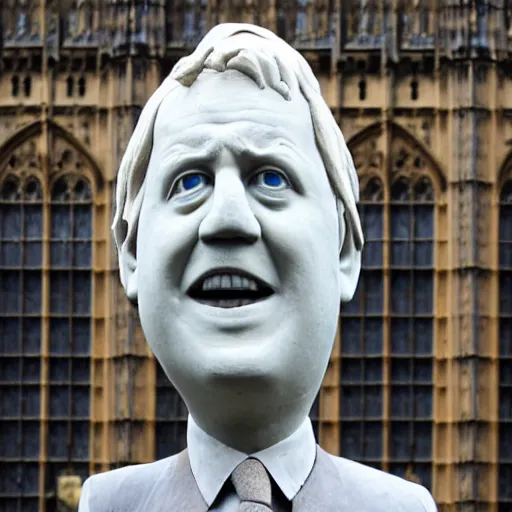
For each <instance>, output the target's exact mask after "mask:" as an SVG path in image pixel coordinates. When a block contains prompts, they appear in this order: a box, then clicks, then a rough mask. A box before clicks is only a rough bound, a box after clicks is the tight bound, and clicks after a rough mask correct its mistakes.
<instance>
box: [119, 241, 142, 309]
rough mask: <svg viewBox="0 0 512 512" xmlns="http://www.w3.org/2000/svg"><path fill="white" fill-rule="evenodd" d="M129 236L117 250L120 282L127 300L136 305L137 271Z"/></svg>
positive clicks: (133, 248) (135, 258)
mask: <svg viewBox="0 0 512 512" xmlns="http://www.w3.org/2000/svg"><path fill="white" fill-rule="evenodd" d="M132 238H133V236H129V237H128V238H126V240H125V241H124V242H123V245H122V246H121V250H120V251H119V265H120V266H121V275H122V283H123V286H124V290H125V292H126V296H127V297H128V300H129V301H130V302H131V303H132V304H133V305H135V306H136V305H137V300H138V272H137V255H136V245H135V243H134V242H133V241H132Z"/></svg>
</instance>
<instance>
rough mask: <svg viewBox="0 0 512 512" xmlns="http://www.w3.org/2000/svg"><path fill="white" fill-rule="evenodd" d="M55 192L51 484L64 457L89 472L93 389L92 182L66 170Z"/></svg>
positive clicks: (60, 471) (52, 212) (63, 467)
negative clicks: (91, 382)
mask: <svg viewBox="0 0 512 512" xmlns="http://www.w3.org/2000/svg"><path fill="white" fill-rule="evenodd" d="M79 85H80V84H79ZM68 157H70V155H67V156H66V155H64V156H63V158H68ZM51 196H52V201H51V208H50V215H51V222H50V225H51V243H50V262H51V267H52V269H51V272H50V315H51V317H50V330H49V335H50V361H49V370H50V371H49V381H50V386H49V416H50V420H51V421H50V424H49V428H48V432H49V434H48V457H49V459H50V462H49V464H48V467H47V474H48V478H47V482H46V487H47V489H54V488H55V485H56V484H55V482H56V479H57V478H58V476H59V475H60V474H63V473H64V472H65V471H67V470H68V469H69V467H67V466H66V465H65V464H63V462H64V461H68V462H67V464H68V466H71V467H72V470H73V472H76V473H79V474H80V471H82V472H83V474H84V476H87V474H88V468H87V466H88V459H89V421H88V418H89V416H90V393H91V388H90V364H91V363H90V358H89V357H88V356H90V353H91V317H90V315H91V309H92V308H91V302H92V294H91V288H92V273H91V262H92V215H93V210H92V201H91V198H92V196H91V188H90V185H89V183H88V182H87V181H86V180H85V179H84V178H81V177H77V176H74V175H67V176H63V177H61V178H59V180H58V181H56V182H55V183H54V184H53V186H52V189H51ZM63 440H65V441H64V442H63Z"/></svg>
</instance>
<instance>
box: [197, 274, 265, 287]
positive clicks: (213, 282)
mask: <svg viewBox="0 0 512 512" xmlns="http://www.w3.org/2000/svg"><path fill="white" fill-rule="evenodd" d="M201 289H202V290H230V289H237V290H252V291H257V290H258V284H257V283H256V281H254V279H248V278H247V277H242V276H239V275H231V274H222V275H215V276H211V277H207V278H206V279H205V280H204V281H203V284H202V287H201Z"/></svg>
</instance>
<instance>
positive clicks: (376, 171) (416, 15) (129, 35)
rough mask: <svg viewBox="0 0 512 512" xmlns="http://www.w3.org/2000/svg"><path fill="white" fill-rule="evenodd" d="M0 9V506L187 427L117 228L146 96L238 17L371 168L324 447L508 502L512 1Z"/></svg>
mask: <svg viewBox="0 0 512 512" xmlns="http://www.w3.org/2000/svg"><path fill="white" fill-rule="evenodd" d="M0 6H1V27H0V29H1V36H0V45H1V49H0V52H1V59H0V62H1V66H0V510H2V511H5V512H11V511H13V512H14V511H23V512H31V511H41V512H53V511H55V510H74V509H75V508H76V504H77V499H78V495H79V491H78V485H79V483H80V481H81V480H83V479H84V478H86V477H87V475H89V474H92V473H94V472H99V471H105V470H108V469H112V468H115V467H119V466H121V465H126V464H133V463H141V462H148V461H152V460H154V459H155V458H161V457H165V456H167V455H170V454H172V453H175V452H177V451H178V450H180V449H181V448H182V447H183V446H184V444H185V431H186V418H187V411H186V408H185V406H184V405H183V403H182V402H181V400H180V399H179V397H178V395H177V393H176V391H175V390H174V389H173V388H172V386H171V385H170V384H169V383H168V382H167V379H166V377H165V375H164V374H163V372H162V370H161V369H160V368H159V367H158V365H157V364H156V363H155V361H154V359H153V357H152V355H151V354H150V352H149V349H148V347H147V346H146V344H145V341H144V338H143V335H142V332H141V329H140V325H139V323H138V320H137V317H136V313H135V312H134V310H133V309H132V308H131V307H130V306H129V305H128V303H127V301H126V299H125V298H124V292H123V290H122V289H121V286H120V284H119V279H118V272H117V262H116V255H115V253H114V250H113V245H112V240H111V236H110V231H109V226H110V221H111V218H112V210H113V202H112V199H113V191H114V187H115V178H116V171H117V169H118V166H119V163H120V159H121V157H122V154H123V151H124V149H125V147H126V144H127V141H128V139H129V137H130V134H131V132H132V130H133V128H134V125H135V123H136V121H137V118H138V115H139V113H140V111H141V108H142V106H143V105H144V103H145V101H146V100H147V99H148V97H149V96H150V94H151V93H152V91H154V90H155V88H156V87H157V86H158V84H159V83H160V82H161V80H162V79H163V78H164V77H165V76H166V75H167V74H168V72H169V71H170V69H171V68H172V66H173V65H174V63H175V62H176V61H177V60H178V59H179V58H180V57H181V56H183V55H186V54H187V53H189V52H190V51H191V50H192V49H193V48H194V46H195V44H196V43H197V42H198V41H199V40H200V38H201V37H202V36H203V35H204V34H205V32H206V31H207V30H208V29H209V28H210V27H211V26H213V25H215V24H217V23H221V22H226V21H244V22H249V23H256V24H260V25H262V26H265V27H268V28H270V29H271V30H273V31H275V32H276V33H277V34H278V35H280V36H281V37H283V38H284V39H286V40H287V41H289V42H290V43H291V44H292V45H293V46H294V47H295V48H297V49H298V50H299V51H301V52H302V54H303V55H304V56H305V57H306V58H307V60H308V61H309V62H310V64H311V66H312V68H313V70H314V71H315V73H316V75H317V77H318V79H319V81H320V84H321V87H322V92H323V94H324V97H325V99H326V101H327V103H328V104H329V106H330V108H331V110H332V112H333V114H334V116H335V118H336V119H337V121H338V122H339V125H340V127H341V129H342V130H343V133H344V135H345V138H346V140H347V142H348V145H349V147H350V149H351V151H352V153H353V155H354V159H355V162H356V166H357V169H358V173H359V177H360V183H361V203H360V212H361V216H362V219H363V224H364V231H365V236H366V249H365V252H364V258H363V271H362V275H361V280H360V284H359V288H358V292H357V294H356V297H355V298H354V300H353V301H352V302H351V303H350V304H347V305H346V306H344V307H342V309H341V311H340V324H339V329H338V335H337V338H336V341H335V345H334V350H333V354H332V358H331V361H330V364H329V368H328V371H327V375H326V378H325V381H324V383H323V385H322V389H321V391H320V393H319V395H318V399H317V401H316V403H315V406H314V407H313V410H312V411H311V418H312V420H313V424H314V427H315V431H316V434H317V437H318V440H319V442H320V443H321V444H322V445H323V446H324V447H325V448H326V449H327V450H329V451H331V452H333V453H337V454H341V455H343V456H346V457H349V458H353V459H355V460H359V461H362V462H364V463H366V464H370V465H373V466H375V467H378V468H381V469H383V470H386V471H390V472H393V473H396V474H398V475H401V476H403V477H405V478H408V479H412V480H415V481H419V482H421V483H422V484H423V485H425V486H427V487H428V488H429V489H430V490H431V491H432V492H433V494H434V497H435V498H436V501H437V503H438V505H439V509H440V510H442V511H451V510H464V511H480V510H482V511H484V510H485V511H487V510H488V511H500V512H505V511H510V510H512V65H511V62H512V61H511V56H512V2H511V1H510V0H293V1H292V0H259V1H258V2H255V1H254V0H211V1H207V0H3V2H2V3H0Z"/></svg>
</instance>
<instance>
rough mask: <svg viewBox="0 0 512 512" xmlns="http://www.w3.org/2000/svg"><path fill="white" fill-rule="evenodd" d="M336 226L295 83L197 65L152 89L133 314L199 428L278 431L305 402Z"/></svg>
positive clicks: (324, 335) (323, 334)
mask: <svg viewBox="0 0 512 512" xmlns="http://www.w3.org/2000/svg"><path fill="white" fill-rule="evenodd" d="M342 230H344V227H343V226H342ZM341 234H342V236H343V235H344V233H343V232H342V233H341ZM339 237H340V227H339V223H338V215H337V210H336V201H335V197H334V195H333V192H332V190H331V187H330V184H329V181H328V178H327V175H326V173H325V170H324V168H323V163H322V159H321V157H320V155H319V152H318V150H317V147H316V143H315V137H314V132H313V126H312V123H311V117H310V112H309V108H308V105H307V103H306V101H305V100H304V98H302V96H301V95H295V97H294V98H292V100H291V101H286V100H285V99H284V98H283V97H282V96H280V95H279V94H278V93H276V92H275V91H274V90H272V89H270V88H265V89H260V88H259V87H258V86H257V85H256V84H255V83H254V82H253V81H252V80H251V79H249V78H247V77H246V76H244V75H242V74H241V73H239V72H237V71H225V72H223V73H217V72H213V71H209V70H206V71H204V72H203V73H202V74H201V75H200V76H199V78H198V79H197V81H196V82H195V83H194V84H193V85H192V86H191V87H190V88H183V89H180V90H179V91H178V92H177V93H175V95H173V96H169V97H167V98H166V99H165V100H164V101H163V103H162V105H161V106H160V110H159V113H158V116H157V119H156V124H155V128H154V144H153V148H152V153H151V159H150V163H149V168H148V173H147V176H146V183H145V193H144V201H143V205H142V210H141V214H140V220H139V227H138V235H137V253H136V260H137V269H136V283H137V285H136V286H137V298H138V305H139V313H140V318H141V322H142V326H143V329H144V332H145V334H146V337H147V340H148V342H149V344H150V345H151V348H152V349H153V351H154V353H155V355H156V357H157V358H158V359H159V361H160V363H161V364H162V366H163V368H164V369H165V371H166V373H167V374H168V376H169V378H170V379H171V381H172V382H173V384H174V385H175V386H176V387H177V388H178V390H179V391H180V393H181V394H182V396H183V398H184V400H185V402H186V403H187V406H188V407H189V410H190V412H191V413H192V415H193V416H194V419H195V420H196V422H197V423H198V424H199V425H200V426H201V427H202V428H203V429H205V430H206V431H207V432H209V433H210V434H211V435H215V437H217V438H219V439H221V440H223V439H222V437H223V435H224V434H223V433H222V432H218V431H217V427H218V426H219V425H220V424H222V422H226V421H229V422H230V424H232V425H236V424H238V426H239V427H240V428H241V429H242V425H246V424H249V423H250V422H252V421H261V420H262V419H263V421H267V422H270V421H272V422H273V423H274V424H275V423H277V421H276V419H277V418H278V419H279V422H281V423H284V424H281V425H279V426H274V427H271V430H272V428H273V429H274V432H273V434H270V437H272V435H274V436H275V437H276V439H277V438H279V437H282V436H283V435H285V434H289V433H291V432H292V431H293V429H295V428H297V426H298V424H299V423H300V421H301V420H302V419H303V418H304V417H305V416H306V414H307V413H308V411H309V408H310V407H311V404H312V402H313V400H314V397H315V395H316V393H317V391H318V388H319V385H320V383H321V380H322V377H323V375H324V372H325V368H326V366H327V362H328V358H329V354H330V351H331V346H332V342H333V339H334V336H335V331H336V325H337V319H338V310H339V304H340V280H339V249H340V239H339ZM281 419H282V421H281ZM221 430H222V429H221ZM267 435H268V433H267ZM277 440H278V439H277ZM229 441H231V442H228V444H231V445H235V444H236V441H234V440H233V438H232V436H231V437H230V440H229ZM258 442H259V441H257V440H255V443H256V444H258ZM267 444H268V443H267Z"/></svg>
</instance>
